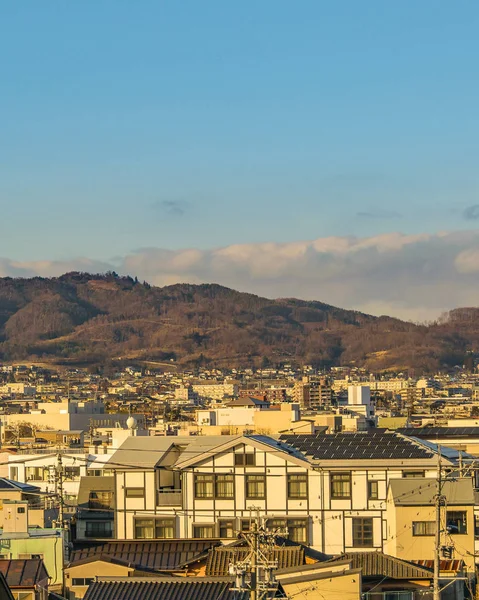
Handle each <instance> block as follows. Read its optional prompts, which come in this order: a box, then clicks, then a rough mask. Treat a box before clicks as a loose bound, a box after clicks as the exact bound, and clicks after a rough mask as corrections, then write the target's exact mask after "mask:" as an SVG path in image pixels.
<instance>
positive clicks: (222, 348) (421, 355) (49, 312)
mask: <svg viewBox="0 0 479 600" xmlns="http://www.w3.org/2000/svg"><path fill="white" fill-rule="evenodd" d="M478 317H479V309H478V308H462V309H455V310H453V311H450V312H449V313H447V314H446V315H444V316H443V317H442V318H441V319H440V320H439V321H437V322H434V323H431V324H428V325H420V324H415V323H411V322H405V321H401V320H399V319H395V318H392V317H387V316H381V317H375V316H371V315H367V314H363V313H361V312H357V311H352V310H343V309H341V308H336V307H334V306H330V305H328V304H324V303H322V302H317V301H305V300H298V299H293V298H286V299H276V300H271V299H267V298H261V297H259V296H255V295H252V294H247V293H242V292H238V291H235V290H232V289H229V288H225V287H222V286H220V285H216V284H204V285H190V284H177V285H172V286H167V287H152V286H150V285H149V284H147V283H146V282H144V283H141V282H139V281H138V280H137V279H133V278H131V277H120V276H118V275H117V274H116V273H113V272H111V273H107V274H105V275H91V274H88V273H67V274H65V275H62V276H61V277H57V278H40V277H34V278H31V279H20V278H18V279H17V278H8V277H7V278H0V361H4V362H8V361H16V362H18V361H29V362H43V363H48V364H64V365H68V364H72V365H73V364H74V365H100V364H107V363H111V361H118V360H121V361H129V362H150V363H161V362H174V363H175V364H178V365H196V366H198V365H204V366H207V365H211V366H218V367H221V366H232V367H233V366H236V367H240V366H261V365H262V366H266V365H269V364H277V363H280V362H282V363H284V362H291V363H295V364H313V365H315V366H318V367H330V366H334V365H354V366H361V367H366V368H367V369H370V370H372V371H404V370H409V371H411V370H416V371H417V372H423V371H436V370H438V369H442V368H445V367H447V368H450V367H453V366H454V365H456V364H459V365H462V364H464V362H465V361H466V360H467V359H468V357H469V359H470V357H471V356H473V353H474V352H475V351H476V349H477V348H478V347H479V318H478Z"/></svg>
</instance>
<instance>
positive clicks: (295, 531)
mask: <svg viewBox="0 0 479 600" xmlns="http://www.w3.org/2000/svg"><path fill="white" fill-rule="evenodd" d="M266 527H267V528H268V529H269V530H270V531H276V530H278V529H279V530H280V532H279V533H280V534H281V533H283V532H284V533H283V537H286V538H288V539H289V540H291V541H293V542H297V543H299V544H307V543H308V520H307V519H268V520H267V521H266Z"/></svg>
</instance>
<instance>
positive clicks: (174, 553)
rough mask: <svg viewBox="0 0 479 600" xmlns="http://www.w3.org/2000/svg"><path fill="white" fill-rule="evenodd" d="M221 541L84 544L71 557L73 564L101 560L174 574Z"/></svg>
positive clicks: (149, 541)
mask: <svg viewBox="0 0 479 600" xmlns="http://www.w3.org/2000/svg"><path fill="white" fill-rule="evenodd" d="M220 543H221V542H220V541H219V540H156V541H152V540H141V541H140V540H137V541H112V542H91V543H87V542H84V543H81V544H79V545H77V546H76V548H75V550H73V552H72V554H71V556H70V564H71V565H72V564H74V563H76V562H79V561H82V560H85V559H89V558H93V557H98V559H100V558H101V557H110V558H113V559H117V560H120V561H122V562H128V563H131V564H133V565H135V566H136V567H137V568H140V567H144V568H148V569H156V570H158V571H162V570H167V571H169V570H175V569H178V568H179V567H180V566H181V565H183V564H184V563H186V562H188V561H189V560H192V559H193V558H195V557H196V556H198V555H199V554H202V553H204V552H206V551H207V550H209V549H210V548H212V547H214V546H216V545H219V544H220Z"/></svg>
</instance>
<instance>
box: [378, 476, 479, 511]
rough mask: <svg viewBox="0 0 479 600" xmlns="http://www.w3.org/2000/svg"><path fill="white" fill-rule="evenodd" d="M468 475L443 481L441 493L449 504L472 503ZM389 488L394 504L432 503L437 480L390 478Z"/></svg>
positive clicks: (470, 483)
mask: <svg viewBox="0 0 479 600" xmlns="http://www.w3.org/2000/svg"><path fill="white" fill-rule="evenodd" d="M472 484H473V481H472V479H471V478H470V477H467V478H464V479H456V480H453V481H444V484H443V488H442V490H443V494H444V496H446V501H447V504H448V505H449V506H451V505H456V506H457V505H459V506H468V505H474V488H473V485H472ZM389 488H390V490H391V494H392V497H393V502H394V504H395V505H396V506H423V505H432V504H433V503H434V497H435V495H436V494H437V481H436V480H435V479H432V478H429V479H428V478H425V477H413V478H411V479H409V478H405V479H391V480H390V481H389Z"/></svg>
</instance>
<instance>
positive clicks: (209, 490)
mask: <svg viewBox="0 0 479 600" xmlns="http://www.w3.org/2000/svg"><path fill="white" fill-rule="evenodd" d="M195 498H200V499H204V498H213V475H201V474H196V475H195Z"/></svg>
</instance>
